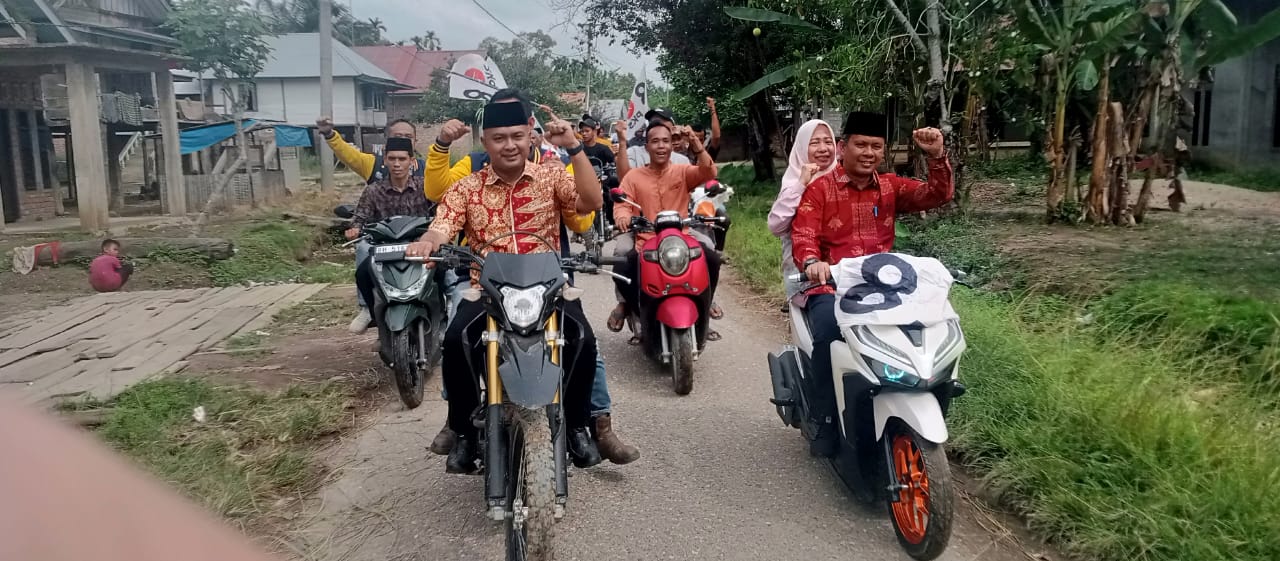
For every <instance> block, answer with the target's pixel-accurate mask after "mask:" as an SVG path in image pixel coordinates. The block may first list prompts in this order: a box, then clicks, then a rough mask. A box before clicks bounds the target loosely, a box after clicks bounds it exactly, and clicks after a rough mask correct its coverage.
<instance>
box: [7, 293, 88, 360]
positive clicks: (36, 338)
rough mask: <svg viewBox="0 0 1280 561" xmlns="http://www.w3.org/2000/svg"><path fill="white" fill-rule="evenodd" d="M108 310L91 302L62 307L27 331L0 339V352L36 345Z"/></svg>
mask: <svg viewBox="0 0 1280 561" xmlns="http://www.w3.org/2000/svg"><path fill="white" fill-rule="evenodd" d="M110 309H111V305H110V304H108V303H106V302H100V301H93V300H91V301H88V302H85V303H83V304H80V305H73V306H65V307H62V308H61V309H59V310H57V311H55V312H54V313H53V314H52V315H51V316H49V317H47V318H45V319H44V320H41V321H38V322H36V323H34V324H31V326H30V327H28V328H27V329H23V330H21V331H19V332H17V333H14V334H13V335H11V336H8V337H5V338H4V339H0V350H5V349H20V348H22V347H25V346H27V345H31V344H33V343H38V342H40V341H43V340H44V339H46V338H49V337H52V336H54V335H57V334H59V333H62V332H63V331H66V330H68V329H71V328H73V327H75V326H77V325H79V324H81V323H84V322H86V321H89V320H91V319H93V318H95V317H98V316H100V315H102V314H104V313H106V312H107V310H110ZM6 364H7V363H6Z"/></svg>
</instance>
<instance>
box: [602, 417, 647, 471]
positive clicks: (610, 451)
mask: <svg viewBox="0 0 1280 561" xmlns="http://www.w3.org/2000/svg"><path fill="white" fill-rule="evenodd" d="M596 447H597V448H599V449H600V455H601V456H604V458H605V459H606V460H609V461H610V462H613V463H615V464H618V465H622V464H629V463H631V462H634V461H636V460H638V459H640V450H639V449H637V448H636V447H635V446H631V445H628V444H626V443H624V442H622V440H621V439H619V438H618V434H617V433H615V432H613V422H612V420H611V419H610V418H609V416H608V415H601V416H599V417H596Z"/></svg>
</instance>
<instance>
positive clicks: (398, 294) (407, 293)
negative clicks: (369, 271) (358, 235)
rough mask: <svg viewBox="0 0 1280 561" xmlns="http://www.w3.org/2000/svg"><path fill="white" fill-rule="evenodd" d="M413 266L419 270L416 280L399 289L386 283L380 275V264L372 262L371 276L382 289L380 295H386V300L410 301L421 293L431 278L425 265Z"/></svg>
mask: <svg viewBox="0 0 1280 561" xmlns="http://www.w3.org/2000/svg"><path fill="white" fill-rule="evenodd" d="M415 266H416V267H418V268H420V269H421V270H420V271H418V278H417V279H415V280H414V281H413V283H412V284H410V285H409V286H406V287H404V288H401V287H398V286H395V285H393V284H391V283H389V282H387V278H386V276H384V275H383V274H382V271H383V264H382V263H380V262H377V261H374V262H373V276H374V277H376V278H377V279H378V286H380V287H382V293H383V294H385V295H387V300H397V301H400V300H412V299H414V298H417V297H418V295H419V294H421V293H422V288H423V287H424V286H426V285H427V281H428V280H430V279H431V278H432V275H431V272H430V271H428V270H427V266H426V264H418V265H415Z"/></svg>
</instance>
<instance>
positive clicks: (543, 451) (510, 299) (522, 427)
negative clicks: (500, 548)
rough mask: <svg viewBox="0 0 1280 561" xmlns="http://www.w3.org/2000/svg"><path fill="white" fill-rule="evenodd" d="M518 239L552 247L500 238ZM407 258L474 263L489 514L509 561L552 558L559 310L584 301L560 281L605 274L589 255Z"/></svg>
mask: <svg viewBox="0 0 1280 561" xmlns="http://www.w3.org/2000/svg"><path fill="white" fill-rule="evenodd" d="M516 234H519V235H521V236H528V237H533V238H537V239H539V240H541V241H542V242H543V243H546V244H547V245H548V247H552V246H551V244H550V243H548V242H547V241H546V240H544V239H542V238H541V237H539V236H537V235H536V234H532V233H525V232H513V233H510V234H506V235H504V236H502V237H506V236H513V235H516ZM491 243H492V242H491ZM401 255H403V253H402V254H401ZM409 260H411V261H432V262H436V263H438V264H439V265H440V266H441V267H455V268H456V267H459V266H468V265H471V266H472V267H473V268H474V269H478V270H479V272H480V277H479V278H480V288H479V289H475V288H469V289H466V290H464V291H463V295H462V297H463V298H464V299H466V300H468V301H470V302H477V301H480V302H483V303H484V305H485V309H486V312H487V313H486V317H485V320H484V321H485V322H486V327H485V331H484V338H483V340H482V341H483V344H484V345H485V360H484V362H483V363H482V364H477V365H476V367H477V368H481V367H482V368H484V372H483V373H481V374H483V380H484V389H482V390H480V392H481V395H480V403H482V404H483V405H482V406H481V408H480V409H479V410H478V414H477V415H476V418H475V421H476V425H477V426H478V427H479V428H480V441H481V442H480V449H481V450H483V452H482V460H483V462H484V471H485V508H486V511H487V513H488V515H489V517H490V518H491V519H492V520H494V521H496V522H505V523H506V527H507V528H506V532H507V539H506V543H507V557H506V558H507V559H508V560H509V561H525V560H542V559H552V558H554V552H553V547H552V537H553V534H554V529H553V527H554V525H555V522H556V520H559V519H560V518H563V517H564V512H565V505H566V504H567V500H568V473H567V472H566V468H567V465H568V460H569V458H568V439H567V434H566V428H565V420H564V412H563V410H562V408H561V406H560V398H561V396H562V395H564V387H565V371H564V369H563V368H562V366H561V358H562V357H561V351H562V348H563V345H564V340H563V339H562V338H561V337H562V336H561V325H562V322H563V315H564V314H563V312H562V311H560V309H561V306H562V304H563V303H564V302H566V301H572V300H577V299H578V298H580V297H581V296H582V293H583V290H582V289H580V288H574V287H572V286H569V285H568V284H567V283H566V281H565V273H566V272H578V273H586V274H595V273H599V272H603V271H601V270H600V268H599V266H598V264H597V263H596V261H595V260H594V259H593V258H591V257H590V256H589V255H588V254H586V253H580V254H578V255H574V256H570V257H566V258H563V259H562V258H561V257H560V256H559V253H558V252H546V253H534V254H525V255H516V254H509V253H491V254H489V255H488V257H485V258H481V257H479V256H477V255H475V254H473V253H471V252H470V251H468V250H466V249H463V248H459V247H455V246H443V247H441V248H440V250H439V251H438V252H437V254H436V255H435V256H433V257H429V258H426V259H423V258H420V257H418V258H412V257H411V258H409ZM478 389H479V388H478ZM480 411H482V413H480Z"/></svg>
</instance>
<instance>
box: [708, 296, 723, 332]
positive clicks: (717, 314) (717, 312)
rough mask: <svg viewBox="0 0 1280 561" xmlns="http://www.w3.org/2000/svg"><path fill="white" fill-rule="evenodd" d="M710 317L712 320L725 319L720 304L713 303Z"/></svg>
mask: <svg viewBox="0 0 1280 561" xmlns="http://www.w3.org/2000/svg"><path fill="white" fill-rule="evenodd" d="M710 315H711V319H724V310H722V309H720V304H716V303H714V302H712V303H711V312H710ZM708 335H710V334H708Z"/></svg>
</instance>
